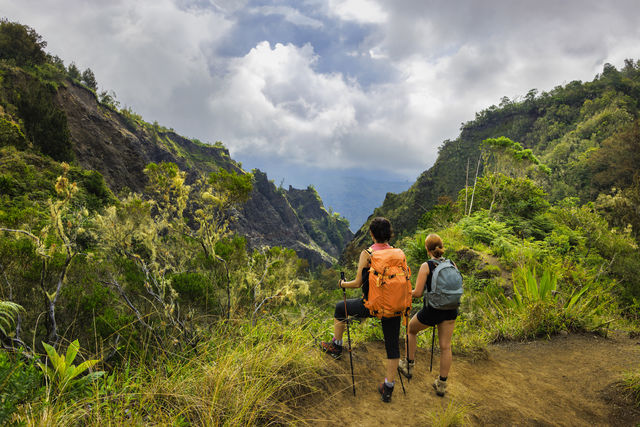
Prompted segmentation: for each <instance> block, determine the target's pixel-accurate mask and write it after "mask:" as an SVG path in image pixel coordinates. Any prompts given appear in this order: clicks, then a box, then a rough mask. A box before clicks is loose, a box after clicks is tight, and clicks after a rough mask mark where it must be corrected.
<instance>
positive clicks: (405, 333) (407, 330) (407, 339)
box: [404, 308, 418, 382]
mask: <svg viewBox="0 0 640 427" xmlns="http://www.w3.org/2000/svg"><path fill="white" fill-rule="evenodd" d="M409 309H411V308H409ZM404 321H405V327H404V340H405V342H404V346H405V349H406V350H407V373H408V374H409V376H408V377H407V381H409V382H411V365H409V313H408V312H407V314H406V315H405V316H404ZM417 344H418V343H416V345H417Z"/></svg>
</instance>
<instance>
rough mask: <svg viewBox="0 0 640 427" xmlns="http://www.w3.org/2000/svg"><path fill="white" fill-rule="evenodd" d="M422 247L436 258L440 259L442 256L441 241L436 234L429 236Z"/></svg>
mask: <svg viewBox="0 0 640 427" xmlns="http://www.w3.org/2000/svg"><path fill="white" fill-rule="evenodd" d="M424 246H425V248H426V249H427V251H428V252H431V255H433V256H434V257H436V258H440V257H441V256H442V255H443V254H444V247H443V245H442V239H441V238H440V236H438V235H437V234H429V235H428V236H427V238H426V239H425V241H424Z"/></svg>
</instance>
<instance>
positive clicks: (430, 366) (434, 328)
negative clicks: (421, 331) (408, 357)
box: [429, 326, 436, 372]
mask: <svg viewBox="0 0 640 427" xmlns="http://www.w3.org/2000/svg"><path fill="white" fill-rule="evenodd" d="M435 342H436V327H435V326H434V327H433V332H432V333H431V363H430V364H429V372H431V371H432V368H433V344H434V343H435Z"/></svg>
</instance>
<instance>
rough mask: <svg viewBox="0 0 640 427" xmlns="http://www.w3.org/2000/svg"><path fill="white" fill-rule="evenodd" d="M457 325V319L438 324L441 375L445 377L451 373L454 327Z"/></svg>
mask: <svg viewBox="0 0 640 427" xmlns="http://www.w3.org/2000/svg"><path fill="white" fill-rule="evenodd" d="M455 325H456V321H455V320H445V321H444V322H442V323H440V324H439V325H438V343H439V345H440V376H441V377H443V378H445V377H447V376H448V375H449V369H451V362H452V359H453V358H452V356H451V337H452V336H453V328H454V327H455Z"/></svg>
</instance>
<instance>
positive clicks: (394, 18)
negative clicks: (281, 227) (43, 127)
mask: <svg viewBox="0 0 640 427" xmlns="http://www.w3.org/2000/svg"><path fill="white" fill-rule="evenodd" d="M0 15H2V16H5V17H7V18H8V19H10V20H16V21H19V22H21V23H23V24H26V25H29V26H31V27H33V28H35V29H36V31H37V32H38V33H40V34H41V35H42V36H43V37H44V39H45V40H47V42H48V47H47V50H48V51H49V52H50V53H52V54H55V55H58V56H59V57H61V58H62V59H63V60H64V61H65V63H66V64H69V63H70V62H72V61H75V62H76V64H77V65H78V66H79V67H80V69H84V68H87V67H90V68H91V69H92V70H93V71H94V72H95V74H96V77H97V79H98V84H99V86H100V89H101V90H102V89H108V90H113V91H115V93H116V95H117V99H118V100H119V101H120V103H121V104H122V105H124V106H130V107H132V108H133V110H134V111H136V112H138V113H139V114H142V116H143V117H144V118H145V120H147V121H150V122H152V121H154V120H157V121H158V122H159V123H160V124H162V125H165V126H167V127H173V128H174V129H175V130H176V131H178V132H179V133H181V134H183V135H185V136H188V137H196V138H199V139H200V140H203V141H208V142H215V141H218V140H220V141H222V142H223V143H224V144H225V145H226V146H227V147H228V148H229V149H230V151H231V154H232V157H234V158H235V159H237V160H239V161H242V162H243V164H244V166H245V169H248V168H252V167H260V168H261V169H263V170H266V171H267V172H269V174H270V176H274V177H275V178H276V179H278V180H279V177H286V176H287V171H289V175H291V176H290V177H287V179H288V180H290V181H293V183H294V185H298V186H302V185H306V184H308V183H311V182H303V181H304V180H305V179H308V180H311V178H310V177H311V176H312V175H313V174H318V173H327V174H329V175H331V174H332V173H333V172H332V171H330V170H329V171H327V170H326V169H341V170H347V171H349V170H354V171H355V170H356V169H358V170H360V171H361V170H363V169H365V170H366V169H373V168H376V169H379V170H382V171H383V172H380V176H387V175H388V176H393V175H395V176H396V177H401V178H403V179H409V180H414V179H415V178H416V177H417V175H418V174H419V173H420V172H422V171H423V170H425V169H427V168H428V167H429V166H430V165H431V164H432V163H433V161H434V160H435V156H436V154H437V147H438V146H439V145H440V144H441V143H442V141H443V140H445V139H447V138H455V137H456V136H457V135H458V133H459V129H460V124H461V123H462V122H465V121H468V120H471V119H473V118H474V113H475V112H476V111H480V110H482V109H484V108H486V107H488V106H490V105H492V104H498V103H499V102H500V99H501V98H502V97H503V96H508V97H509V98H516V97H519V96H523V95H525V94H526V93H527V92H528V91H529V90H530V89H532V88H537V89H538V90H540V91H543V90H550V89H552V88H553V87H554V86H557V85H560V84H564V83H568V82H570V81H571V80H591V79H593V77H594V76H595V74H597V73H599V72H600V71H601V70H602V66H603V64H604V63H606V62H609V63H611V64H613V65H615V66H617V67H620V66H621V65H622V64H623V61H624V59H625V58H635V59H638V58H640V37H639V36H640V2H638V1H635V0H632V1H626V0H611V1H605V0H593V1H591V0H582V1H570V0H565V1H558V0H551V1H549V0H537V1H535V2H534V1H524V0H522V1H518V0H500V1H498V0H495V1H493V0H486V1H477V0H467V1H425V0H346V1H339V0H297V1H294V0H281V1H278V0H272V1H254V0H192V1H191V0H135V1H134V0H129V1H125V0H109V1H98V0H64V1H60V0H0ZM354 173H360V172H354ZM336 175H337V173H336ZM294 176H295V179H294V178H293V177H294Z"/></svg>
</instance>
